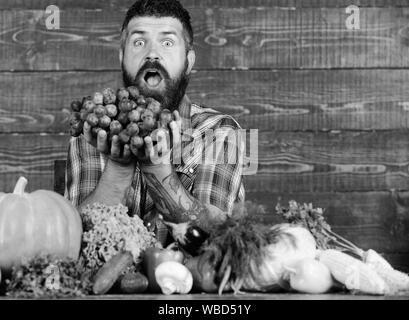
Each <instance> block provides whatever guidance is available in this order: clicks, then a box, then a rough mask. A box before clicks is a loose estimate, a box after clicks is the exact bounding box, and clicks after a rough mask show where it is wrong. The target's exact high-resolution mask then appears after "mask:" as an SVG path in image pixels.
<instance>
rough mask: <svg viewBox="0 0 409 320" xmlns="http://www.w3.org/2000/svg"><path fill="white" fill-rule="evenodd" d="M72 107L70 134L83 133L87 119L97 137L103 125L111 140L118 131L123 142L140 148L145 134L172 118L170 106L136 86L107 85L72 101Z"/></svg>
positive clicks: (75, 135)
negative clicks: (92, 93) (147, 94)
mask: <svg viewBox="0 0 409 320" xmlns="http://www.w3.org/2000/svg"><path fill="white" fill-rule="evenodd" d="M71 110H72V113H71V116H70V134H71V136H73V137H78V136H80V135H81V134H82V133H83V128H84V123H85V122H87V123H88V124H89V126H90V127H91V133H92V135H93V137H97V135H98V132H99V131H100V130H102V129H103V130H105V131H106V132H107V134H108V142H109V143H110V142H111V141H112V137H113V136H115V135H117V136H118V138H119V141H120V143H121V144H122V145H125V144H128V145H130V146H132V147H134V148H137V149H139V148H141V147H142V146H143V145H144V140H143V138H144V137H146V136H147V135H149V134H150V133H151V132H152V131H153V130H155V129H158V128H165V129H168V124H169V123H170V122H171V121H172V120H173V117H172V113H171V112H170V110H169V109H162V106H161V104H160V103H159V102H158V101H156V100H155V99H153V98H150V97H146V98H145V97H143V96H142V95H140V93H139V90H138V88H136V87H134V86H131V87H127V88H120V89H118V90H117V91H116V92H115V91H114V90H113V89H111V88H106V89H104V90H103V91H102V92H96V93H95V94H94V95H93V96H87V97H84V98H83V99H82V101H78V100H75V101H72V103H71ZM131 150H132V148H131Z"/></svg>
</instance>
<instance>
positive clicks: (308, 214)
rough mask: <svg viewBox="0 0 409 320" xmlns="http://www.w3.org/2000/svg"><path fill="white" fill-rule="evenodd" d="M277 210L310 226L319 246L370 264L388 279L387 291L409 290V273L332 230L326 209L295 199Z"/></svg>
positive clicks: (290, 218) (299, 223) (299, 222)
mask: <svg viewBox="0 0 409 320" xmlns="http://www.w3.org/2000/svg"><path fill="white" fill-rule="evenodd" d="M276 213H277V214H278V215H279V216H281V217H282V218H284V219H285V220H286V221H287V222H289V223H291V224H294V225H300V226H303V227H304V228H306V229H308V230H309V231H310V232H311V234H312V235H313V236H314V238H315V241H316V242H317V245H318V249H320V250H328V249H335V250H338V251H341V252H344V253H347V254H349V255H350V256H352V257H355V258H356V259H358V260H360V261H362V262H364V263H365V264H367V265H368V266H370V267H371V268H372V269H373V270H375V271H376V272H377V274H378V275H379V276H380V277H381V278H382V279H383V280H384V281H385V283H386V289H385V293H387V294H397V293H399V292H401V291H409V276H408V275H407V274H405V273H403V272H400V271H398V270H395V269H394V268H393V267H392V266H391V265H390V263H389V262H388V261H387V260H386V259H385V258H383V257H382V256H381V255H380V254H379V253H377V252H376V251H375V250H372V249H368V250H363V249H361V248H359V247H358V246H356V245H355V244H353V243H352V242H351V241H349V240H347V239H345V238H344V237H342V236H340V235H339V234H337V233H335V232H333V231H332V230H331V227H330V225H329V224H328V223H327V222H326V221H325V218H324V210H323V209H322V208H314V207H313V206H312V204H311V203H310V204H305V203H304V204H299V203H297V202H296V201H294V200H292V201H290V202H289V205H288V207H283V206H281V205H280V204H278V205H277V206H276Z"/></svg>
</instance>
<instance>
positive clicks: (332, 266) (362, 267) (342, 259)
mask: <svg viewBox="0 0 409 320" xmlns="http://www.w3.org/2000/svg"><path fill="white" fill-rule="evenodd" d="M318 259H319V260H320V261H321V262H322V263H324V264H325V265H326V266H327V267H328V268H329V270H330V271H331V274H332V276H333V277H334V278H335V279H336V280H337V281H339V282H340V283H341V284H343V285H344V286H345V287H346V288H347V289H348V290H353V291H358V292H362V293H366V294H379V295H382V294H385V292H386V285H385V281H384V280H383V279H382V278H381V277H380V276H379V275H378V274H377V273H376V271H374V270H373V269H372V268H371V267H369V266H368V265H366V264H365V263H363V262H362V261H360V260H358V259H355V258H353V257H351V256H349V255H347V254H345V253H343V252H340V251H337V250H334V249H328V250H324V251H321V252H320V253H319V255H318Z"/></svg>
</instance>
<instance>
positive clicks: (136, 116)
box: [128, 110, 141, 122]
mask: <svg viewBox="0 0 409 320" xmlns="http://www.w3.org/2000/svg"><path fill="white" fill-rule="evenodd" d="M128 119H129V121H130V122H138V121H140V120H141V114H140V112H139V111H138V110H132V111H131V112H129V113H128Z"/></svg>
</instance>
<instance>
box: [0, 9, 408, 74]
mask: <svg viewBox="0 0 409 320" xmlns="http://www.w3.org/2000/svg"><path fill="white" fill-rule="evenodd" d="M190 11H191V15H192V21H193V28H194V30H195V43H196V50H197V57H198V58H197V63H196V66H195V68H196V69H199V70H202V69H215V68H218V69H232V68H235V69H249V68H258V69H259V68H268V69H271V68H373V67H385V68H391V67H393V68H397V67H408V66H409V48H408V44H409V32H408V28H407V22H408V12H409V8H406V7H404V8H399V7H386V8H365V9H362V10H361V14H360V21H361V28H360V30H355V31H351V30H348V29H347V28H346V25H345V21H346V18H347V16H348V15H347V14H346V13H345V8H344V7H341V8H292V9H285V8H280V7H233V8H232V7H192V8H191V10H190ZM124 14H125V11H121V10H112V8H106V9H98V10H84V9H79V8H74V9H67V10H62V11H61V29H60V30H47V28H46V25H45V20H46V18H47V14H46V13H45V11H44V10H1V11H0V43H1V44H2V46H1V47H0V48H1V49H0V70H73V69H74V70H119V68H120V65H119V62H118V48H119V31H120V27H121V24H122V20H123V18H124Z"/></svg>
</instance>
